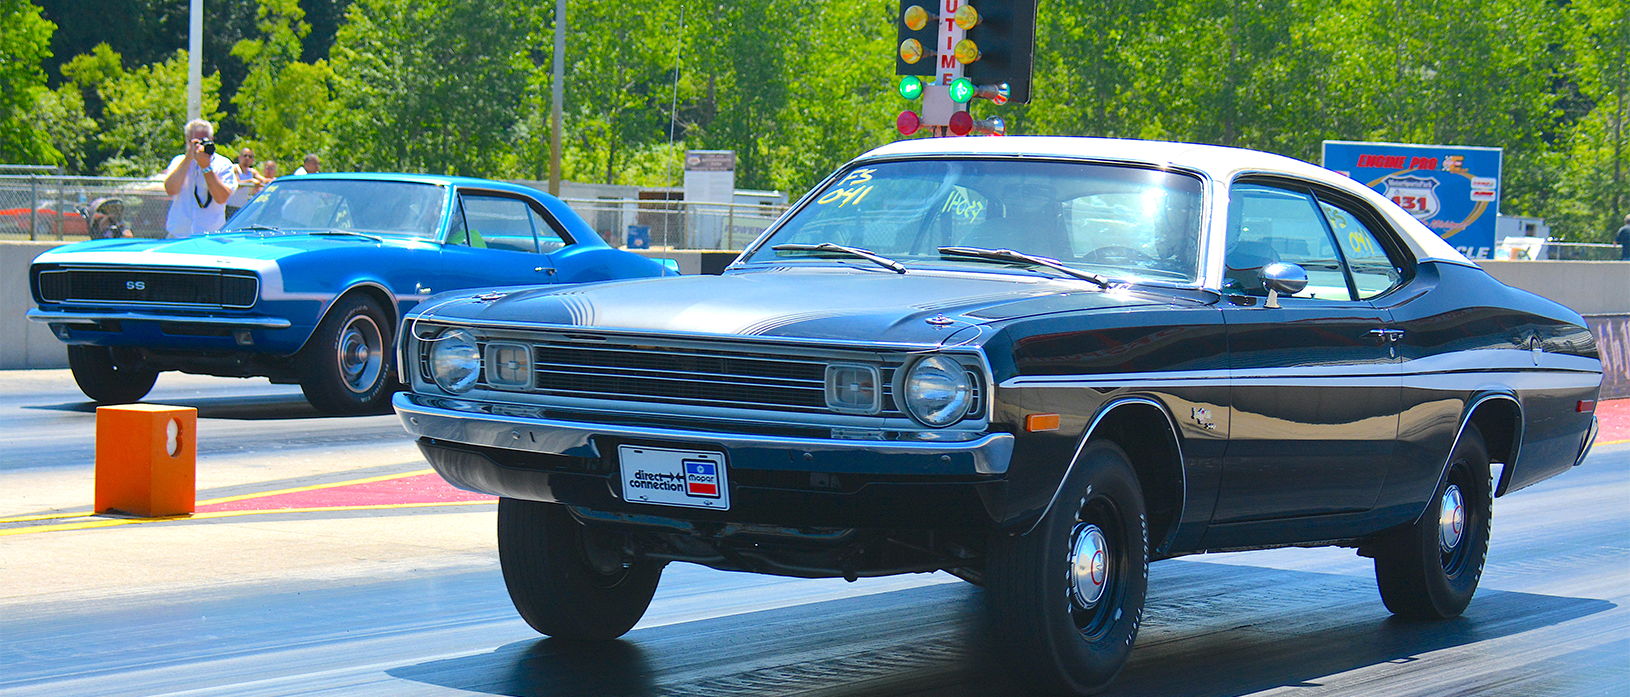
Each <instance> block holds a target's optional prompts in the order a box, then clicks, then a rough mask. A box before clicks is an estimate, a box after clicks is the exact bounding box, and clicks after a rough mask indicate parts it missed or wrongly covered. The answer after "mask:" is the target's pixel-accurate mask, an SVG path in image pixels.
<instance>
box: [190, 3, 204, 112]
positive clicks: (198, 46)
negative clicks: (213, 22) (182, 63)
mask: <svg viewBox="0 0 1630 697" xmlns="http://www.w3.org/2000/svg"><path fill="white" fill-rule="evenodd" d="M189 15H190V16H189V18H188V21H187V120H188V121H191V120H193V119H196V118H198V117H199V116H201V115H202V114H203V113H204V99H203V84H204V0H192V7H191V10H190V12H189Z"/></svg>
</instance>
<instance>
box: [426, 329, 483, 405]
mask: <svg viewBox="0 0 1630 697" xmlns="http://www.w3.org/2000/svg"><path fill="white" fill-rule="evenodd" d="M430 377H431V378H432V379H434V380H435V381H436V385H437V386H438V387H440V388H442V389H443V390H446V391H448V392H451V393H453V394H464V393H465V392H469V391H470V388H472V387H475V383H476V380H478V379H480V377H481V349H480V347H478V346H476V343H475V337H474V336H473V335H471V334H470V333H469V332H467V331H464V330H463V329H449V330H447V331H445V332H442V333H441V334H440V335H438V336H437V337H436V338H434V339H431V340H430Z"/></svg>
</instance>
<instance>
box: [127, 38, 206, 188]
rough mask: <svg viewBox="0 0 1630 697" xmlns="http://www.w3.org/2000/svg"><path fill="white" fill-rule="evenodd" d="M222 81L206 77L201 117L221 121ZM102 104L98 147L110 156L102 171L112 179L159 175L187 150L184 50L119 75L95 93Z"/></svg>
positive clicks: (203, 87) (202, 92)
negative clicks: (185, 141)
mask: <svg viewBox="0 0 1630 697" xmlns="http://www.w3.org/2000/svg"><path fill="white" fill-rule="evenodd" d="M220 88H221V78H220V76H219V75H217V74H213V73H212V74H209V75H205V76H204V80H203V84H202V85H201V98H202V102H203V103H202V112H203V118H205V119H208V120H209V121H211V122H213V123H219V122H220V120H221V113H220V111H219V110H218V107H219V103H220V99H219V97H218V94H219V92H220ZM97 92H98V94H99V95H100V96H101V98H102V101H103V103H104V105H105V106H104V107H103V110H102V114H103V118H102V134H101V136H100V137H99V138H98V142H99V144H100V145H101V146H102V148H103V149H104V150H105V151H106V152H107V153H108V155H109V157H108V159H107V160H106V161H104V162H103V163H102V168H101V169H102V173H103V174H108V175H113V176H148V175H151V174H154V173H157V172H160V171H162V170H163V169H164V168H165V167H166V166H168V165H169V164H170V160H171V159H172V158H174V157H175V156H176V155H180V154H182V152H184V151H185V146H184V143H183V142H182V141H183V138H184V135H183V133H182V129H183V128H184V127H185V126H186V124H187V99H186V94H187V52H186V51H176V52H175V53H174V54H172V55H171V56H170V59H169V60H166V61H163V62H160V63H154V64H151V65H144V66H140V67H138V68H136V69H134V70H130V71H121V72H120V73H119V74H117V75H115V76H112V77H110V78H108V79H107V80H105V81H104V82H102V83H101V86H100V87H99V88H98V90H97Z"/></svg>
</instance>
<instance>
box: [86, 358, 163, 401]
mask: <svg viewBox="0 0 1630 697" xmlns="http://www.w3.org/2000/svg"><path fill="white" fill-rule="evenodd" d="M68 367H69V368H70V369H72V370H73V372H74V382H77V383H79V391H81V392H84V393H85V396H86V397H90V398H91V399H92V400H95V401H96V403H98V404H129V403H131V402H139V401H141V398H142V397H146V396H147V393H148V392H151V391H152V390H153V383H154V382H155V381H157V380H158V371H157V370H155V369H153V368H151V367H148V366H146V365H143V364H142V363H141V361H140V360H139V359H135V358H134V357H123V356H121V357H115V356H114V354H113V350H112V349H109V348H108V347H106V346H69V347H68Z"/></svg>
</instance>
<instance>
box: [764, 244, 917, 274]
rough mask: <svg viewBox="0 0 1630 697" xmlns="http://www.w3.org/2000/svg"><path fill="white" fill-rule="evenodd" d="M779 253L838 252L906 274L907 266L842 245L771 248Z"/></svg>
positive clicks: (779, 246) (792, 245)
mask: <svg viewBox="0 0 1630 697" xmlns="http://www.w3.org/2000/svg"><path fill="white" fill-rule="evenodd" d="M770 249H773V250H775V251H777V252H836V253H838V254H846V255H849V256H852V257H860V258H861V259H865V260H866V261H869V262H872V263H873V264H877V265H878V266H881V267H883V268H885V269H888V270H890V271H893V272H895V273H905V272H906V265H905V264H902V263H900V262H898V261H895V260H893V259H890V258H888V257H885V256H879V255H877V254H874V253H872V252H869V251H867V250H864V249H861V248H859V247H845V246H843V245H841V244H832V243H831V242H822V243H820V244H778V245H776V246H774V247H771V248H770Z"/></svg>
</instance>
